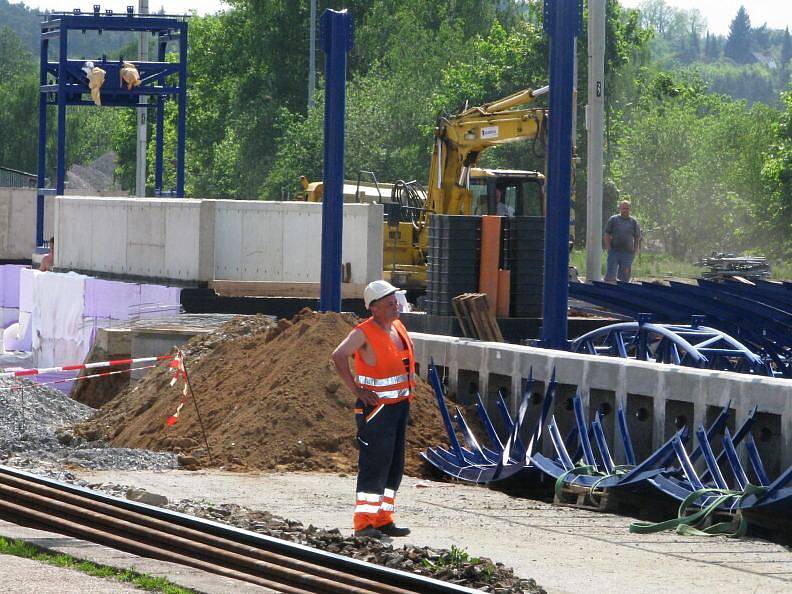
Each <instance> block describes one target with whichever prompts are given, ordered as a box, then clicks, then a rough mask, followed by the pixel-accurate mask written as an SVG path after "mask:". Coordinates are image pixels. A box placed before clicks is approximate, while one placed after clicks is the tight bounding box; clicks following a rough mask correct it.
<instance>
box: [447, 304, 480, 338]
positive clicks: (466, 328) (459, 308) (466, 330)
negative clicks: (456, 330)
mask: <svg viewBox="0 0 792 594" xmlns="http://www.w3.org/2000/svg"><path fill="white" fill-rule="evenodd" d="M463 297H464V295H457V296H456V297H454V298H453V299H451V307H453V308H454V315H456V319H457V321H458V322H459V327H460V328H461V329H462V336H464V337H465V338H475V337H476V336H475V334H474V329H473V328H472V327H471V324H470V320H469V319H468V315H467V310H466V309H465V308H464V306H463V305H462V302H461V299H462V298H463Z"/></svg>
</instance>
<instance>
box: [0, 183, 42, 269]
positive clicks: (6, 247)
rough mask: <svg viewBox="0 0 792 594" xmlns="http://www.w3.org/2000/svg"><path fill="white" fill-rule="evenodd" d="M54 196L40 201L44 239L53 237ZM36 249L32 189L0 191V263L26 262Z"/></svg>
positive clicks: (34, 197) (34, 195) (34, 203)
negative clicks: (42, 209)
mask: <svg viewBox="0 0 792 594" xmlns="http://www.w3.org/2000/svg"><path fill="white" fill-rule="evenodd" d="M54 200H55V199H54V197H53V196H47V197H46V198H45V200H44V238H45V239H49V238H50V237H52V236H53V234H54V233H53V229H54V224H53V222H54V219H55V217H54V212H53V211H54V206H53V205H54ZM35 249H36V190H35V189H31V188H0V261H3V260H5V261H8V260H30V256H31V254H33V251H34V250H35Z"/></svg>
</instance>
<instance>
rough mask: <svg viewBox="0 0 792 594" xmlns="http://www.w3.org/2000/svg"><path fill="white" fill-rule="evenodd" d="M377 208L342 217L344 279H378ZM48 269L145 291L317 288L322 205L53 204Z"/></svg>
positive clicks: (67, 200)
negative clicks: (162, 285) (170, 284)
mask: <svg viewBox="0 0 792 594" xmlns="http://www.w3.org/2000/svg"><path fill="white" fill-rule="evenodd" d="M382 217H383V209H382V206H381V205H378V204H348V205H345V207H344V239H343V245H342V258H343V261H344V263H346V264H348V270H349V272H350V276H349V278H348V279H346V280H347V281H348V282H350V283H352V284H355V285H363V284H366V283H368V282H370V281H372V280H374V279H377V278H381V275H382V233H383V230H382ZM55 221H56V224H55V226H56V237H57V249H56V250H55V266H56V268H60V269H64V270H75V271H80V272H85V273H90V274H100V275H116V276H119V277H124V278H135V279H139V278H145V279H147V280H152V281H163V280H164V281H181V282H196V281H211V280H214V279H218V280H224V281H260V282H273V283H318V282H319V280H320V269H321V236H322V205H321V204H315V203H308V202H264V201H242V200H239V201H237V200H188V199H153V198H141V199H138V198H97V197H88V196H79V197H78V196H74V197H71V196H69V197H64V196H59V197H58V198H57V199H56V201H55Z"/></svg>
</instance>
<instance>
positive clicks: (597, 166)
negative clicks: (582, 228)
mask: <svg viewBox="0 0 792 594" xmlns="http://www.w3.org/2000/svg"><path fill="white" fill-rule="evenodd" d="M604 111H605V0H588V105H586V129H587V130H588V143H587V154H588V159H587V160H588V165H587V167H586V179H587V183H586V280H587V281H589V282H592V281H600V280H602V171H603V166H602V154H603V153H602V130H603V126H602V121H603V115H604Z"/></svg>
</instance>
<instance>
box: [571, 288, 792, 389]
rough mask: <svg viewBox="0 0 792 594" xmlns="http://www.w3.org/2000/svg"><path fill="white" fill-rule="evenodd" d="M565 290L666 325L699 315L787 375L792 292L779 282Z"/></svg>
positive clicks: (791, 367) (791, 363)
mask: <svg viewBox="0 0 792 594" xmlns="http://www.w3.org/2000/svg"><path fill="white" fill-rule="evenodd" d="M569 291H570V293H571V294H572V295H573V296H574V297H576V298H577V299H581V300H583V301H586V302H588V303H592V304H594V305H599V306H601V307H605V308H607V309H609V310H611V311H615V312H618V313H619V314H622V315H626V316H630V317H633V318H636V319H638V317H639V316H640V315H641V313H643V312H647V311H650V312H652V314H653V315H654V317H655V319H656V320H657V321H660V322H664V323H670V324H676V323H677V322H678V321H679V320H690V319H692V317H693V316H704V317H706V320H707V323H708V325H710V326H711V327H713V328H717V330H719V331H720V332H723V333H727V334H728V335H729V336H731V337H733V338H734V339H735V340H736V341H739V343H740V344H743V345H745V346H746V347H747V348H748V349H750V350H751V352H753V353H754V354H756V355H758V356H759V357H760V358H761V359H762V360H763V361H764V363H765V364H766V365H769V366H770V368H771V369H772V370H773V373H774V374H775V375H780V376H781V377H792V300H791V299H792V292H790V291H789V290H787V288H786V287H785V286H784V285H782V284H780V283H760V284H757V285H755V286H749V285H742V284H741V283H736V282H726V283H712V282H709V281H705V280H702V279H699V280H698V285H690V284H685V283H677V282H673V281H671V282H670V283H669V284H668V285H658V284H653V283H640V284H639V283H619V284H618V285H610V284H607V283H592V284H588V283H570V284H569ZM699 319H702V318H699ZM727 348H731V347H727Z"/></svg>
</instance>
